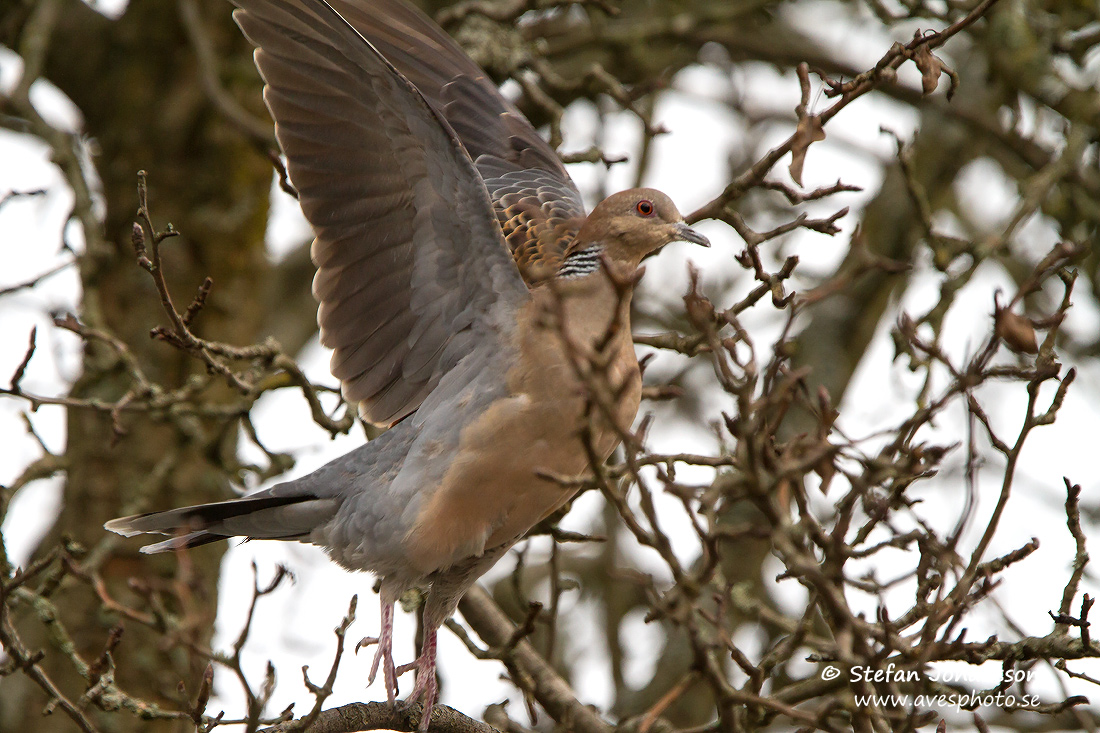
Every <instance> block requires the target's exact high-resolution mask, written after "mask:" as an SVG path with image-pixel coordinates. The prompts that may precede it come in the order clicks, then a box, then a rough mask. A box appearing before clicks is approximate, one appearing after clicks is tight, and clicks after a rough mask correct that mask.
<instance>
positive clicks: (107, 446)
mask: <svg viewBox="0 0 1100 733" xmlns="http://www.w3.org/2000/svg"><path fill="white" fill-rule="evenodd" d="M201 12H202V15H203V19H204V20H203V25H204V27H205V30H206V33H207V34H208V35H209V38H210V40H211V41H212V42H213V44H214V46H215V48H216V49H217V50H218V53H219V55H220V58H221V64H222V69H224V70H230V71H234V72H239V73H237V75H236V76H235V77H233V78H232V79H230V81H229V82H228V84H227V86H234V87H237V91H240V92H242V94H240V97H241V98H242V99H246V100H247V101H248V102H250V103H251V104H253V108H254V111H255V113H256V114H257V116H259V115H261V114H262V112H261V110H259V109H258V108H257V107H258V104H256V103H257V102H258V100H259V98H260V95H259V87H260V85H259V79H258V76H257V75H256V74H255V71H254V70H253V69H252V64H251V58H250V55H251V48H250V47H249V46H248V45H247V43H246V42H245V41H244V39H243V38H242V37H241V35H240V33H239V32H238V31H237V29H236V28H235V27H234V26H233V24H232V23H231V21H230V7H229V6H228V4H227V3H224V2H220V1H218V0H213V1H211V2H204V3H202V4H201ZM46 76H47V78H49V79H50V80H51V81H52V82H53V83H54V84H55V85H57V86H58V87H59V88H60V89H61V90H62V91H63V92H64V93H65V94H67V95H68V96H69V98H70V99H72V100H73V101H74V102H75V103H76V105H77V106H78V107H79V108H80V110H81V111H82V113H83V114H84V130H85V132H86V133H87V135H89V136H90V137H91V138H92V139H93V140H94V142H93V143H92V145H91V147H92V149H93V150H96V151H97V153H98V154H97V155H96V157H95V167H96V170H97V172H98V174H99V176H100V177H101V179H102V185H103V195H104V198H105V201H106V207H107V211H106V220H105V240H106V241H107V242H108V243H109V248H108V251H106V252H102V253H89V254H88V255H86V256H85V258H84V260H83V262H82V265H81V275H82V281H83V288H84V300H83V305H82V309H81V313H80V319H81V320H82V321H83V322H84V323H86V324H88V325H90V326H94V327H96V328H101V329H105V330H108V331H110V332H112V333H114V334H116V335H117V336H118V337H119V338H121V339H122V340H123V341H124V342H125V343H126V344H127V345H128V346H129V348H130V349H131V350H132V352H133V353H134V355H135V356H136V357H137V358H138V360H139V362H140V363H141V365H142V367H143V368H144V369H145V370H147V373H148V375H149V377H150V379H151V380H153V381H155V382H157V383H160V384H163V385H165V386H168V387H175V386H179V385H181V384H183V383H184V382H185V381H186V380H187V379H188V377H189V376H191V375H193V374H195V373H197V372H198V371H199V370H201V369H202V367H201V366H200V365H199V364H198V363H197V362H195V361H194V360H193V359H191V358H189V357H186V356H185V355H183V354H181V353H180V352H178V351H175V350H174V349H172V348H171V347H170V346H168V345H167V344H165V343H163V342H161V341H155V340H152V339H150V338H149V330H150V328H152V327H153V326H154V325H157V324H158V323H164V322H165V318H164V314H163V312H161V311H160V309H159V307H158V302H159V299H158V297H157V294H156V291H155V289H154V287H153V283H152V282H151V280H150V278H149V275H148V273H146V272H145V271H144V270H142V269H141V268H139V267H138V266H137V264H136V262H135V256H134V252H133V248H132V246H131V243H130V236H131V228H132V223H133V221H134V212H135V210H136V208H137V198H136V193H135V191H136V180H137V179H136V173H137V171H138V170H141V169H145V170H147V171H148V172H149V188H150V206H151V208H152V213H153V217H154V220H155V223H156V225H157V226H158V227H159V228H163V227H164V226H166V225H167V223H168V222H171V223H172V224H173V225H174V226H175V227H176V228H177V229H179V230H180V231H181V232H182V233H183V234H182V236H180V237H178V238H175V239H170V240H168V241H167V242H166V243H165V267H166V270H167V274H168V277H169V282H170V285H171V287H172V290H173V293H174V296H175V299H176V301H177V303H178V304H179V307H180V308H182V307H185V306H186V304H187V303H188V302H190V299H191V298H192V297H193V295H194V293H195V292H196V290H197V288H198V286H199V285H200V283H201V282H202V281H203V278H204V277H206V276H210V277H212V278H213V280H214V290H213V293H212V295H211V297H210V299H209V300H208V304H207V306H206V308H205V310H204V311H203V312H202V313H201V314H200V315H199V317H198V319H197V321H196V324H195V328H196V330H197V331H198V333H200V334H201V335H202V336H204V337H207V338H211V339H218V340H223V341H227V342H233V343H240V344H247V343H251V342H253V341H255V340H257V339H258V338H259V337H260V336H261V335H262V334H261V333H260V332H259V328H260V323H261V317H262V315H263V307H262V306H263V297H262V296H263V288H264V286H263V283H264V282H265V278H266V276H267V270H268V266H267V263H266V260H265V256H264V247H263V243H264V233H265V229H266V223H267V212H268V193H269V190H270V182H271V166H270V164H269V163H268V161H266V160H265V159H264V157H263V156H262V155H261V154H259V152H258V151H257V150H256V149H255V147H254V146H252V145H251V144H249V143H248V142H247V140H246V139H245V137H244V136H243V135H241V134H240V133H238V132H237V130H236V129H235V128H234V127H233V126H232V125H231V124H230V123H229V122H228V121H227V120H226V119H225V118H224V117H222V116H221V115H220V114H219V113H218V112H217V111H216V110H215V109H214V108H213V106H212V105H211V104H210V102H209V99H208V97H207V96H206V95H205V94H204V92H203V88H202V86H201V84H200V71H199V69H198V68H197V66H196V61H195V56H194V53H193V52H192V49H191V48H190V46H189V44H188V41H187V34H186V33H185V32H184V29H183V28H182V27H181V20H180V13H179V10H178V5H177V3H175V2H167V1H165V0H161V1H159V2H147V1H144V0H143V1H142V2H133V3H131V4H130V5H129V7H128V8H127V11H126V13H125V15H124V16H123V17H121V18H120V19H118V20H117V21H112V20H108V19H105V18H103V17H102V16H100V15H98V14H96V13H95V12H93V11H91V10H89V9H88V8H87V7H86V6H85V5H84V4H83V3H79V2H74V3H70V4H69V5H67V6H66V9H65V11H64V15H63V17H62V19H61V21H60V23H59V26H58V27H57V29H56V31H55V34H54V36H53V39H52V41H51V47H50V54H49V64H48V67H47V70H46ZM222 78H223V79H226V78H227V76H226V75H225V74H224V73H223V74H222ZM129 386H130V384H129V379H128V377H127V375H126V373H125V370H124V369H123V368H122V367H121V365H120V364H119V363H118V362H117V359H115V358H114V357H113V356H112V354H110V353H108V352H107V351H106V350H104V349H102V348H97V347H90V348H88V349H87V350H86V352H85V355H84V369H83V374H82V375H81V377H80V378H79V380H78V381H77V383H76V385H75V386H74V387H73V395H74V396H79V397H95V398H100V399H104V400H117V399H118V398H119V397H120V396H121V395H123V394H125V392H126V390H127V389H128V388H129ZM224 399H225V400H233V399H237V396H236V395H235V394H234V393H233V392H232V391H231V390H230V389H229V388H228V387H226V388H225V389H224ZM68 418H69V423H68V436H67V440H68V447H67V453H68V457H69V459H70V462H71V463H70V465H71V466H72V468H71V470H70V471H69V473H68V479H67V482H66V485H65V489H64V506H63V509H62V511H61V515H60V517H59V518H58V521H57V523H56V525H55V526H54V527H53V530H52V531H51V532H50V534H49V536H48V537H47V539H46V541H45V544H44V545H43V547H49V546H52V545H53V544H54V543H55V542H56V541H57V540H58V539H59V538H60V537H63V536H68V537H71V538H72V539H74V540H76V541H77V542H79V543H80V544H81V545H83V546H85V547H89V548H90V547H95V546H96V545H99V544H100V543H102V542H104V540H105V537H106V533H105V532H104V530H103V529H102V524H103V522H104V521H105V520H107V519H110V518H111V517H114V516H118V515H119V514H121V513H130V512H135V511H142V510H145V509H152V508H166V507H170V506H176V505H181V504H189V503H195V502H201V501H212V500H217V499H224V498H227V497H228V496H230V493H231V492H230V490H229V488H228V486H227V485H226V476H227V475H228V474H227V471H226V470H225V464H223V458H225V459H229V461H230V462H229V465H232V456H233V455H234V452H235V444H236V435H237V426H236V421H229V422H215V421H196V420H184V419H179V420H174V421H169V420H162V421H152V420H150V419H148V418H146V417H145V416H144V415H142V414H139V413H126V414H125V417H124V419H123V424H124V426H125V428H126V431H127V432H126V434H125V435H124V436H122V437H121V439H119V440H118V441H117V442H114V441H113V440H112V429H111V420H110V418H109V417H108V416H106V415H103V414H100V413H96V412H91V411H81V410H73V411H70V413H69V416H68ZM136 548H137V543H136V542H133V541H130V542H125V543H118V549H116V550H113V551H112V552H113V554H112V556H111V558H110V559H109V560H107V562H106V563H105V564H104V565H103V572H104V575H105V577H106V578H107V580H108V584H109V588H110V592H111V593H112V594H114V595H116V597H117V598H119V599H121V600H134V596H133V594H132V592H131V591H129V590H128V589H127V579H128V578H130V577H139V578H142V579H143V582H144V583H146V584H147V585H149V586H150V587H153V588H157V587H163V585H164V584H165V583H166V582H168V581H169V579H171V578H172V577H173V576H176V579H175V581H173V582H179V581H185V583H186V587H183V588H178V590H180V591H181V593H180V595H181V597H183V598H187V599H188V602H187V603H186V604H185V605H186V607H182V608H172V609H169V610H170V611H171V612H172V613H174V614H179V616H178V622H179V624H180V628H179V629H178V633H179V634H180V635H181V637H182V638H184V639H187V640H189V641H192V642H195V643H198V644H202V645H206V644H207V643H208V642H209V640H210V636H211V633H212V630H213V619H214V613H215V609H216V607H217V580H218V564H219V561H220V559H221V555H222V552H223V551H224V546H221V545H218V546H211V547H209V548H204V549H202V550H200V551H197V552H194V553H191V554H190V556H189V558H188V561H187V565H188V566H187V568H186V571H187V572H186V574H182V573H178V570H177V562H176V560H175V559H174V558H173V557H170V556H168V557H165V556H158V557H156V558H149V557H146V556H142V555H138V554H137V552H136ZM58 593H60V594H64V595H66V596H68V597H67V598H65V599H64V602H63V603H62V602H59V603H58V607H59V608H61V609H64V610H63V618H62V621H63V622H64V624H65V625H66V626H67V627H68V629H69V631H70V632H71V634H72V636H73V638H74V639H76V640H77V641H78V644H82V645H84V646H81V647H80V648H79V649H78V650H77V651H79V652H80V653H81V654H83V655H84V656H85V658H90V659H93V660H94V659H95V658H96V657H97V656H98V655H99V654H100V652H101V651H102V648H103V644H104V643H105V642H106V639H107V633H108V630H109V629H110V628H111V627H112V626H113V625H114V624H116V623H118V622H119V619H118V618H117V617H116V616H113V615H110V614H101V613H94V612H93V613H89V612H88V611H89V609H95V608H99V605H100V604H99V603H98V602H97V601H96V600H95V599H94V598H93V597H92V596H91V591H90V590H89V589H88V588H87V587H86V586H85V585H83V584H77V583H71V584H68V583H67V584H65V585H64V586H63V587H62V588H61V589H60V590H59V591H58ZM23 621H24V623H23V624H22V628H21V634H22V635H23V638H24V640H25V641H27V642H28V644H29V645H30V646H32V648H41V649H43V650H44V651H46V654H47V657H46V659H45V661H44V662H43V664H44V666H45V667H46V669H47V670H48V672H49V674H50V675H51V676H52V677H53V678H54V679H55V680H56V681H59V682H62V685H63V687H64V689H65V690H66V691H69V692H71V691H74V690H75V695H74V698H75V697H76V696H79V694H80V692H81V691H82V690H83V687H82V681H81V680H80V679H79V678H78V677H77V676H76V675H75V674H74V672H73V670H72V665H71V664H69V662H68V660H66V659H65V658H64V657H63V656H62V655H61V654H60V653H59V652H58V650H57V649H56V648H55V647H53V646H51V644H50V642H49V641H48V640H47V639H46V638H45V635H44V633H42V625H41V624H40V623H39V622H38V621H37V619H34V618H24V619H23ZM123 625H124V627H125V634H124V636H123V640H122V644H121V646H119V648H118V649H117V652H116V654H115V662H116V664H117V667H118V668H117V679H118V681H119V684H120V686H121V687H122V688H123V689H124V690H126V691H128V692H130V693H133V694H135V695H138V696H141V697H144V698H147V699H150V700H157V701H160V702H161V703H162V704H164V705H165V706H166V707H169V708H173V709H178V702H176V700H178V698H179V694H178V692H177V686H178V684H179V683H180V681H181V680H182V681H184V682H185V683H186V685H187V687H188V689H189V690H190V691H192V693H193V691H194V689H195V687H196V685H197V682H198V680H199V677H200V674H201V670H202V669H203V668H204V667H205V665H206V661H205V660H204V659H202V658H200V657H198V656H197V655H194V654H192V653H190V652H188V651H187V647H186V645H177V646H175V647H174V648H172V649H171V650H165V649H164V645H162V644H158V643H157V641H156V640H155V639H154V638H153V634H152V633H151V632H149V631H148V630H147V629H145V628H143V627H141V626H140V625H139V624H136V623H132V622H128V621H124V622H123ZM46 702H47V701H46V700H45V698H44V697H43V696H42V695H41V694H40V692H39V691H38V690H37V689H36V688H32V687H31V686H29V685H28V684H27V682H26V678H25V677H23V676H21V675H15V676H12V677H9V678H6V679H5V681H4V683H3V685H2V686H0V711H2V712H0V731H2V732H3V733H9V732H11V733H25V732H26V731H29V730H36V731H53V730H57V731H70V730H73V729H74V725H73V723H72V721H71V720H69V719H68V718H67V717H65V716H64V715H62V714H60V713H57V714H54V715H51V716H49V717H46V718H42V717H41V711H42V709H43V707H44V706H45V704H46ZM111 717H112V719H111V721H110V723H109V725H108V724H107V723H106V722H105V721H100V722H101V723H102V724H103V726H104V727H103V729H104V730H108V729H109V730H112V731H124V730H142V731H153V730H176V729H179V727H180V726H179V724H178V723H177V724H159V725H158V724H153V723H150V722H149V721H141V720H138V719H137V718H134V717H131V716H128V715H113V716H111Z"/></svg>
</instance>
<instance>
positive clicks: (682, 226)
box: [676, 222, 710, 247]
mask: <svg viewBox="0 0 1100 733" xmlns="http://www.w3.org/2000/svg"><path fill="white" fill-rule="evenodd" d="M676 240H683V241H684V242H695V243H696V244H699V245H702V246H704V247H709V246H710V240H709V239H707V238H706V237H704V236H703V235H702V234H700V233H699V232H697V231H695V230H694V229H692V228H691V227H689V226H688V225H687V224H686V223H685V222H680V223H679V224H677V225H676Z"/></svg>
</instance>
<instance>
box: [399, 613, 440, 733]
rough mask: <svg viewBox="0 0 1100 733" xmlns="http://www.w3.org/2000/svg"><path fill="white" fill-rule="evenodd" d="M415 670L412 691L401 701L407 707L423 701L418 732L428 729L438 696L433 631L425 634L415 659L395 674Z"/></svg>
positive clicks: (421, 732) (402, 666)
mask: <svg viewBox="0 0 1100 733" xmlns="http://www.w3.org/2000/svg"><path fill="white" fill-rule="evenodd" d="M414 669H415V670H416V684H415V685H414V686H413V690H412V692H411V693H410V694H409V696H408V697H407V698H405V701H404V702H403V703H402V706H403V707H408V706H410V705H413V704H415V703H416V701H417V700H421V701H423V703H424V712H423V714H422V715H421V716H420V733H424V732H425V731H427V730H428V723H429V722H430V721H431V719H432V710H433V709H434V708H435V701H436V698H437V697H438V696H439V685H438V683H437V681H436V676H435V632H434V631H433V632H430V633H427V634H425V639H424V648H423V650H421V652H420V656H419V657H418V658H417V660H416V661H415V662H413V663H411V664H403V665H401V666H400V667H398V668H397V674H398V675H402V674H405V673H406V672H408V671H410V670H414Z"/></svg>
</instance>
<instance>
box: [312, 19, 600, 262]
mask: <svg viewBox="0 0 1100 733" xmlns="http://www.w3.org/2000/svg"><path fill="white" fill-rule="evenodd" d="M329 2H331V4H332V6H333V7H334V8H335V9H336V11H337V12H339V13H340V15H342V16H343V17H344V18H345V19H346V20H347V21H348V23H350V24H351V26H352V27H353V28H355V29H356V30H357V31H359V33H361V34H362V35H363V37H364V38H366V39H367V40H368V41H370V43H371V44H372V45H373V46H374V47H375V48H377V49H378V51H379V53H381V54H382V55H383V56H384V57H385V58H386V60H388V61H389V62H390V63H392V64H393V65H394V67H396V68H397V70H398V71H400V72H401V73H402V74H403V75H404V76H405V77H406V78H407V79H408V80H409V81H410V82H412V84H413V85H414V86H416V88H417V89H419V90H420V92H421V93H422V94H423V95H424V97H425V98H426V99H427V100H428V102H429V103H431V105H432V106H433V107H435V108H436V109H437V110H439V112H440V113H441V114H442V115H443V116H444V117H445V118H446V119H447V122H448V123H449V124H450V125H451V127H452V128H453V129H454V131H455V134H456V135H458V138H459V139H460V140H461V141H462V144H463V145H464V146H465V147H466V150H467V151H468V152H469V154H470V157H471V158H472V159H473V160H474V163H475V165H476V166H477V168H478V171H479V172H480V173H481V175H482V177H483V178H484V179H485V185H486V188H487V189H488V191H489V195H490V197H491V198H492V200H493V206H494V209H495V210H496V213H497V217H498V221H499V223H500V226H501V229H502V230H503V232H504V235H505V239H506V241H507V242H508V247H509V250H510V251H511V252H512V253H513V255H514V256H515V257H516V261H517V262H518V263H519V265H520V268H521V270H523V272H524V277H525V279H527V281H528V282H529V283H530V282H534V281H537V280H539V279H542V277H545V276H547V275H548V274H552V273H553V272H554V271H556V270H557V265H558V264H559V263H560V260H561V257H562V256H563V254H564V251H565V248H566V247H567V246H568V245H569V243H570V242H571V241H572V240H573V237H574V236H575V235H576V233H577V229H579V227H580V224H581V222H582V221H583V220H584V217H585V211H584V202H583V201H582V199H581V195H580V193H579V192H578V191H577V187H576V184H574V183H573V180H572V179H571V178H570V177H569V174H568V173H567V172H566V170H565V166H563V165H562V163H561V160H559V159H558V156H557V155H556V154H555V153H554V151H553V150H552V149H551V148H550V146H549V145H548V144H547V143H546V141H545V140H543V139H542V137H541V136H540V135H539V134H538V132H537V131H536V130H535V129H534V128H533V127H532V126H531V123H529V122H528V121H527V119H526V118H525V117H524V116H523V115H522V114H521V113H520V111H519V110H517V109H516V108H515V106H514V105H512V103H511V102H509V101H508V100H507V99H505V98H504V97H503V96H502V95H501V94H500V92H499V91H498V90H497V88H496V85H494V84H493V82H492V81H491V80H490V79H489V78H487V77H486V76H485V72H483V71H482V70H481V69H479V68H478V66H477V64H475V63H474V62H473V61H472V60H471V59H470V58H469V57H468V56H467V55H466V54H465V53H464V52H463V51H462V49H461V48H459V46H458V44H456V43H455V42H454V41H453V40H452V39H451V37H450V36H448V35H447V34H446V33H444V32H443V30H442V29H441V28H440V27H439V26H437V25H436V24H435V23H434V22H433V21H432V20H431V19H429V18H428V17H427V16H426V15H424V13H422V12H421V11H420V10H419V9H417V8H415V7H412V6H411V5H409V4H407V3H406V2H404V0H370V1H369V2H366V1H364V0H329Z"/></svg>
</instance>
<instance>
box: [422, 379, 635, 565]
mask: <svg viewBox="0 0 1100 733" xmlns="http://www.w3.org/2000/svg"><path fill="white" fill-rule="evenodd" d="M631 381H632V382H634V381H638V382H639V384H638V385H637V386H638V389H632V387H634V386H636V385H633V384H632V385H631V387H628V388H627V390H626V392H625V394H624V395H623V397H624V399H623V400H622V401H621V403H620V405H619V410H618V412H619V413H620V414H619V415H617V416H616V419H617V420H618V421H619V423H620V425H623V426H624V428H629V426H630V423H631V421H632V420H633V418H634V415H635V413H636V412H637V406H638V393H640V380H636V379H631ZM586 425H591V426H592V427H593V430H592V447H593V449H594V451H595V452H596V454H597V456H598V457H599V459H600V460H604V459H606V458H607V457H608V456H609V455H610V454H611V452H612V451H613V450H614V448H615V446H616V445H618V443H619V435H618V432H617V431H616V430H614V429H612V428H611V427H610V426H609V425H608V424H607V421H606V420H602V419H597V420H594V421H589V420H588V418H587V417H585V415H584V400H583V399H581V398H580V397H576V396H573V397H566V396H564V395H558V396H557V398H551V396H549V395H548V396H546V397H543V398H542V399H536V398H533V397H532V396H531V395H527V394H524V395H519V396H516V397H512V398H509V399H506V400H501V401H499V402H497V403H495V404H494V405H493V406H492V407H491V408H490V409H489V410H487V411H486V412H485V413H484V414H483V415H482V416H481V417H480V418H479V419H478V420H476V421H475V422H474V423H473V424H471V425H470V426H469V427H468V428H467V429H466V430H465V431H463V435H462V439H461V443H460V446H459V450H458V452H457V454H456V456H455V460H454V462H453V464H452V465H451V467H450V469H449V470H448V472H447V473H446V475H445V476H444V479H443V481H442V483H441V485H440V487H439V490H438V491H437V492H436V493H435V494H434V495H433V496H432V497H431V499H430V500H429V501H428V502H426V503H425V506H424V507H423V508H422V510H421V511H420V513H419V515H418V517H417V521H416V523H415V525H414V526H413V528H412V529H411V530H410V532H409V534H408V535H407V537H406V543H405V545H406V549H407V551H408V553H409V557H410V559H411V561H412V563H413V565H414V566H415V567H416V568H417V570H418V571H420V572H422V573H424V574H425V575H427V574H429V573H432V572H435V571H437V570H440V569H443V568H446V567H449V566H451V565H453V564H455V563H457V562H459V561H461V560H464V559H466V558H469V557H472V556H476V555H480V554H481V553H482V552H484V551H485V550H486V549H491V548H494V547H498V546H500V545H505V544H511V543H512V542H515V541H516V540H518V539H519V538H520V537H522V536H523V534H524V533H525V532H527V530H529V529H530V528H531V527H532V526H534V525H535V524H537V523H538V522H539V521H541V520H542V519H543V518H545V517H546V516H547V515H549V514H550V513H552V512H553V511H554V510H556V509H557V508H559V507H560V506H561V505H562V504H564V503H565V502H566V501H568V500H569V499H570V497H572V496H573V494H574V493H575V489H574V488H572V487H568V486H563V485H562V484H561V483H559V482H556V481H554V480H552V479H549V478H545V477H543V476H544V475H545V474H550V475H553V476H561V477H576V476H579V475H582V474H584V473H586V472H587V469H588V459H587V451H586V450H585V446H584V443H583V442H582V437H581V433H582V430H581V429H582V427H584V426H586Z"/></svg>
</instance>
